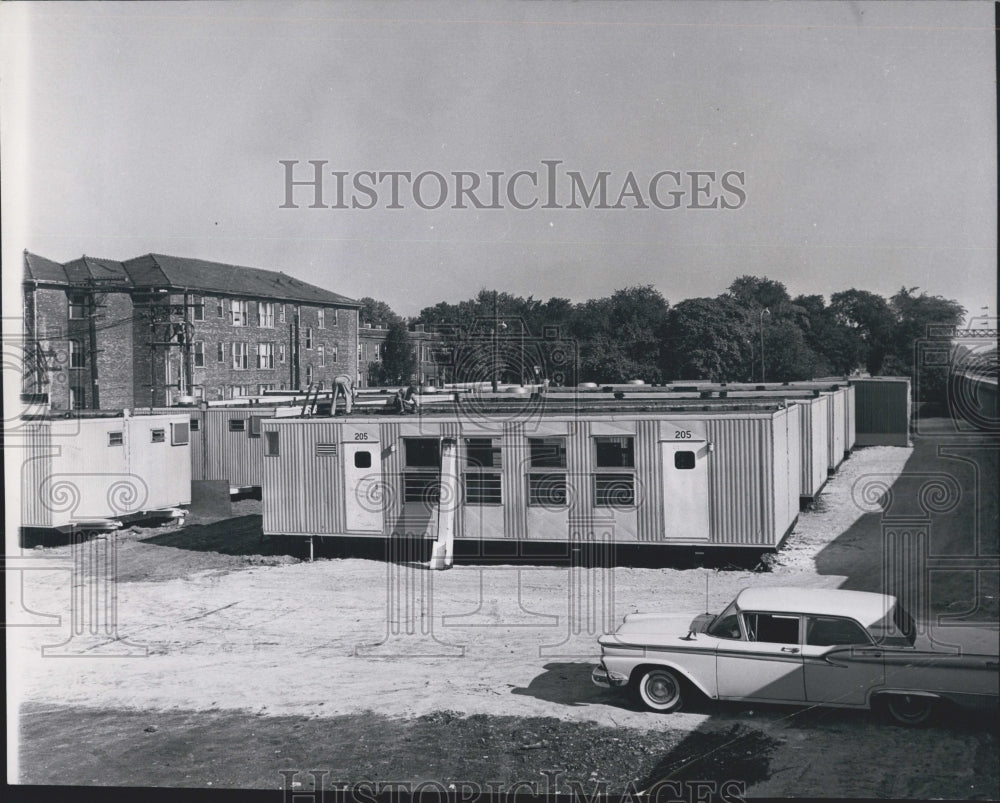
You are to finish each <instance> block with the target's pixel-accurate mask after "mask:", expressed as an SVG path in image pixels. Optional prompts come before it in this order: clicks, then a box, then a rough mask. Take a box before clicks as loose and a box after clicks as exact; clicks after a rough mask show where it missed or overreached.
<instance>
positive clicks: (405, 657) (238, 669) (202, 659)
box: [8, 439, 1000, 800]
mask: <svg viewBox="0 0 1000 803" xmlns="http://www.w3.org/2000/svg"><path fill="white" fill-rule="evenodd" d="M931 440H932V439H931ZM979 448H981V449H983V450H984V451H983V455H982V456H981V459H980V460H979V464H980V465H983V466H985V467H986V471H985V473H986V474H987V475H988V474H989V471H990V470H992V471H993V479H992V483H993V484H992V485H986V486H985V487H988V488H994V489H995V486H996V478H995V473H996V471H995V465H996V461H995V455H994V453H993V451H991V450H994V449H995V447H994V446H992V445H989V444H985V445H984V444H980V447H979ZM942 459H943V458H942V456H941V454H939V451H938V448H937V444H934V443H932V442H930V441H928V442H924V443H921V442H918V444H917V449H916V451H915V450H913V449H904V448H894V447H872V448H867V449H861V450H857V451H856V452H855V453H854V454H853V455H852V456H851V458H850V459H849V460H847V461H846V462H845V463H844V464H843V466H842V467H841V469H840V471H839V472H838V473H837V474H836V475H835V476H834V477H833V478H831V480H830V482H829V483H828V485H827V487H826V489H825V491H824V494H823V496H822V497H821V499H820V501H819V502H818V503H817V504H816V505H815V506H814V509H812V510H808V511H806V512H804V513H803V514H802V515H801V516H800V518H799V521H798V523H797V525H796V527H795V530H794V532H793V533H792V534H791V535H790V536H789V538H788V539H787V542H786V544H785V545H784V547H783V548H782V550H781V551H780V552H779V553H778V554H777V555H776V556H775V558H774V559H773V560H772V561H770V564H771V566H770V568H771V570H770V571H768V572H752V571H742V570H740V571H717V570H712V569H688V570H676V569H639V568H628V567H617V568H610V569H609V568H603V569H587V568H574V567H571V566H563V567H559V566H513V565H512V566H475V565H458V566H456V567H455V568H453V569H451V570H449V571H446V572H430V571H428V570H426V569H425V568H424V567H423V566H421V565H417V564H410V565H400V564H389V563H385V562H382V561H376V560H364V559H358V558H347V559H321V560H317V561H315V562H308V561H304V560H302V559H301V557H302V544H301V543H295V544H289V543H287V542H285V541H282V540H280V539H266V540H264V541H261V538H260V518H259V515H257V511H258V510H259V503H257V502H254V501H252V500H247V501H243V502H239V503H238V504H236V505H234V510H233V513H234V515H233V517H232V518H229V519H226V520H224V521H211V520H198V519H197V518H195V519H192V520H189V522H188V524H187V526H185V527H184V528H183V529H178V528H172V529H170V528H166V529H134V530H132V531H127V532H124V533H120V534H119V535H118V536H117V537H115V538H112V539H99V540H97V541H91V542H88V543H87V544H84V545H80V546H76V547H71V546H57V547H45V548H40V549H35V550H31V551H30V552H29V553H28V555H29V556H30V558H32V559H33V563H32V567H31V570H30V571H24V572H22V573H21V577H23V578H24V579H23V595H22V606H23V609H24V611H26V612H27V613H23V616H22V618H23V617H24V616H26V617H27V620H26V623H28V624H30V623H34V624H36V625H39V624H48V625H49V626H34V627H20V628H11V629H9V630H8V656H9V662H10V668H12V669H13V671H12V672H9V674H8V705H9V706H11V711H19V714H20V726H19V729H18V730H17V731H16V733H17V735H18V738H19V744H18V749H17V751H16V752H15V754H14V758H15V764H16V766H15V765H12V766H11V778H12V780H16V781H18V782H20V783H29V784H79V785H91V784H97V785H115V786H175V787H213V788H219V787H224V788H245V789H249V788H255V789H273V790H277V789H282V788H285V787H286V786H287V787H288V788H295V789H298V788H302V789H308V788H309V787H310V784H311V776H309V774H308V772H307V771H308V770H320V771H323V770H326V771H327V772H328V774H327V775H326V776H323V778H322V784H323V786H324V788H333V787H335V786H337V785H356V784H365V783H369V784H373V785H374V787H373V788H376V787H377V786H378V784H384V783H387V782H399V783H408V784H411V785H413V784H420V783H432V784H433V783H440V784H442V785H443V787H444V788H445V789H449V790H454V789H456V788H457V789H461V788H462V784H473V785H478V786H479V787H480V788H482V789H484V790H487V791H488V789H489V787H488V786H486V784H487V783H488V782H491V783H495V784H500V785H502V788H503V789H507V790H509V789H511V787H512V786H513V785H514V784H516V783H517V782H522V784H524V785H523V786H522V787H521V788H520V791H521V792H528V793H530V792H537V793H545V792H546V791H564V792H565V791H577V792H580V793H585V794H588V795H589V794H591V793H592V792H593V791H601V790H603V791H607V792H610V793H621V792H623V791H627V790H629V789H633V790H641V789H648V788H649V787H650V786H653V785H654V784H656V783H657V782H658V781H659V782H664V781H672V782H676V783H682V784H686V786H683V788H682V789H681V791H682V792H683V793H684V794H686V795H688V797H689V798H690V799H692V800H693V799H696V798H695V797H693V795H694V793H695V792H696V783H695V782H697V781H705V782H706V783H710V784H714V786H713V787H712V789H713V790H714V794H716V795H718V794H719V793H724V790H723V789H722V784H724V783H726V782H732V783H734V784H736V786H733V787H731V788H730V789H729V792H730V793H734V792H738V793H739V795H741V796H742V795H744V794H745V795H746V796H768V797H774V796H778V797H783V796H807V797H814V796H824V797H829V796H836V797H897V798H898V797H912V798H925V797H945V798H973V799H998V798H1000V768H998V758H997V756H998V755H1000V750H998V744H997V742H998V739H997V737H998V730H997V723H996V720H995V717H994V716H992V715H990V714H989V713H988V712H967V711H962V712H958V713H956V712H947V711H946V712H943V713H942V714H940V715H939V716H938V717H937V718H936V719H935V721H933V722H932V723H931V724H930V725H929V726H927V727H924V728H913V729H907V728H899V727H895V726H892V725H889V724H886V723H884V722H882V721H881V720H880V719H879V718H878V717H877V716H875V715H873V714H872V713H870V712H865V711H837V710H824V709H808V708H789V707H769V706H756V705H735V704H723V703H712V702H709V701H697V702H694V703H692V704H690V705H687V706H685V710H684V711H682V712H679V713H675V714H672V715H655V714H650V713H647V712H644V711H641V710H640V709H639V708H638V706H637V705H636V704H635V703H634V702H632V701H631V700H630V699H629V698H628V697H627V696H626V695H624V694H621V693H619V692H613V691H608V690H603V689H600V688H598V687H596V686H594V685H593V684H592V683H591V682H590V678H589V675H590V670H591V668H592V666H593V664H594V662H595V661H596V658H597V654H598V652H597V650H596V637H597V636H598V635H599V634H600V633H602V632H604V631H606V630H607V629H613V627H614V626H616V625H617V623H618V622H620V621H621V617H622V616H623V615H624V614H626V613H628V612H631V611H636V610H642V611H653V610H672V611H690V612H692V613H697V612H699V611H701V610H703V609H704V608H705V607H707V608H708V609H709V610H712V611H717V610H719V609H721V607H722V606H723V605H725V604H726V603H727V602H728V601H729V600H730V599H731V598H732V596H733V595H734V594H735V593H736V592H737V591H738V590H739V589H741V588H744V587H746V586H753V585H793V584H794V585H805V586H811V587H817V588H819V587H829V588H833V587H841V586H847V587H857V586H858V584H859V583H861V584H864V583H866V582H873V581H872V580H871V577H872V576H877V575H878V570H877V569H878V566H879V565H880V561H881V560H882V555H881V553H880V552H879V546H878V544H877V543H873V537H872V533H874V532H878V531H879V528H880V524H879V519H878V516H876V515H875V514H873V513H872V512H871V511H870V510H863V509H861V508H859V507H858V505H857V504H856V503H855V501H853V499H852V492H853V491H855V489H856V484H857V483H858V482H859V481H861V480H863V478H865V477H867V476H871V475H876V474H877V475H879V476H882V477H891V478H894V479H893V482H895V481H896V480H897V479H898V478H899V476H900V474H901V473H902V472H903V469H904V466H906V471H907V473H909V472H911V471H914V470H917V469H920V470H927V469H928V468H933V469H936V470H941V469H942V465H943V464H942ZM990 466H992V467H993V468H992V469H990ZM945 468H947V466H945ZM980 479H983V478H982V477H980ZM985 481H986V482H990V478H989V476H987V477H986V478H985ZM990 493H992V494H995V490H994V491H990ZM971 497H972V494H971V492H969V491H968V489H966V492H965V499H964V503H963V504H959V505H957V506H956V507H954V508H953V509H952V510H950V511H948V512H947V513H946V514H942V515H947V516H950V518H948V519H947V520H945V521H942V522H941V524H942V526H939V527H937V530H941V531H942V532H943V531H944V530H946V529H949V528H950V531H955V532H959V531H964V530H962V528H963V527H964V528H965V530H969V529H971V530H976V531H977V532H978V530H977V529H976V528H977V527H978V526H979V524H980V523H981V521H980V520H981V518H982V511H983V508H984V505H983V504H982V501H981V500H976V499H974V498H971ZM994 505H995V502H994ZM873 516H875V518H874V519H872V517H873ZM970 517H971V520H972V523H971V524H970V523H969V521H967V519H969V518H970ZM994 526H995V525H994ZM937 530H935V532H936V531H937ZM866 533H867V534H866ZM949 543H950V542H949ZM994 553H995V547H994ZM112 557H113V558H114V560H113V562H112ZM36 564H37V565H36ZM74 567H75V568H74ZM869 568H871V569H872V570H873V571H874V572H875V574H874V575H872V574H871V572H870V571H868V569H869ZM837 571H842V572H843V573H836V572H837ZM106 575H110V576H114V577H116V578H117V582H114V583H108V582H102V581H101V579H100V578H101V577H102V576H106ZM858 578H861V579H860V580H859V579H858ZM995 580H996V578H995V577H992V579H991V577H986V579H985V580H984V582H982V583H980V585H979V586H974V585H973V586H970V587H969V588H968V589H965V586H963V585H962V582H960V581H956V582H955V583H953V584H951V585H948V584H945V585H942V586H941V588H947V589H949V590H950V591H952V592H954V593H953V595H952V597H942V596H941V595H940V594H939V595H938V596H937V597H936V602H935V604H934V605H933V606H932V607H933V608H934V610H936V611H939V612H942V611H943V612H947V611H959V612H961V611H965V612H967V613H969V616H968V617H967V618H969V619H972V620H978V622H979V623H980V624H981V625H986V627H982V628H980V630H981V631H982V633H981V634H980V637H981V638H982V639H983V640H984V641H983V643H995V642H996V627H995V625H994V626H992V627H990V625H992V624H993V623H994V622H995V620H996V616H997V608H996V605H997V599H996V596H997V595H996V591H995V589H994V585H995ZM939 585H940V584H939ZM963 589H965V590H967V591H968V594H967V595H966V596H968V598H961V597H962V596H963V593H962V592H963ZM873 590H877V589H873ZM706 600H707V602H706ZM71 601H73V602H72V603H71ZM54 615H58V617H59V620H58V623H56V622H55V620H54V619H51V618H49V619H45V618H44V617H45V616H49V617H52V616H54ZM970 632H971V631H970V630H969V629H968V628H965V629H963V635H968V634H969V633H970ZM976 632H979V631H976ZM114 636H117V637H118V638H117V639H115V638H114ZM282 773H285V774H282ZM289 773H292V774H289ZM294 784H301V787H299V786H294V787H293V785H294ZM449 785H451V786H449ZM630 785H631V786H630Z"/></svg>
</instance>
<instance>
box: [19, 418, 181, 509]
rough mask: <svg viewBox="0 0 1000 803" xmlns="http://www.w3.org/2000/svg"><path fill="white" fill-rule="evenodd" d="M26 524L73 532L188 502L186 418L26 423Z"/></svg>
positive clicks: (23, 498) (23, 492) (23, 503)
mask: <svg viewBox="0 0 1000 803" xmlns="http://www.w3.org/2000/svg"><path fill="white" fill-rule="evenodd" d="M21 432H22V433H23V434H24V437H25V445H26V448H27V455H26V457H25V461H24V468H23V470H22V472H21V525H22V526H23V527H39V528H55V529H70V528H72V527H74V526H79V525H81V524H84V523H87V522H91V523H94V522H100V521H104V520H111V521H114V520H117V519H120V518H127V517H132V516H139V515H143V514H148V513H155V512H158V511H169V510H172V509H174V508H177V507H178V506H180V505H187V504H190V502H191V449H190V426H189V421H188V417H187V415H186V414H181V415H176V414H174V415H152V416H142V417H133V416H116V417H93V418H83V417H69V418H59V419H55V418H45V419H37V420H29V421H25V422H24V426H23V427H22V429H21Z"/></svg>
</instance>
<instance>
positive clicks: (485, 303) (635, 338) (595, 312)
mask: <svg viewBox="0 0 1000 803" xmlns="http://www.w3.org/2000/svg"><path fill="white" fill-rule="evenodd" d="M918 290H919V288H916V287H910V288H907V287H902V288H900V290H899V291H898V292H897V293H896V294H894V295H893V296H892V297H891V298H889V299H886V298H883V297H882V296H880V295H878V294H876V293H871V292H868V291H866V290H856V289H851V290H844V291H842V292H839V293H834V294H833V295H832V296H831V297H830V301H829V303H827V302H826V300H825V298H824V297H823V296H822V295H799V296H796V297H794V298H792V297H791V296H789V294H788V291H787V289H786V288H785V285H784V284H782V283H781V282H778V281H774V280H772V279H768V278H765V277H756V276H740V277H739V278H737V279H736V280H735V281H734V282H733V283H732V284H731V285H730V286H729V287H728V289H727V290H726V291H725V292H724V293H722V294H720V295H718V296H715V297H706V298H689V299H685V300H683V301H679V302H678V303H676V304H674V305H671V304H670V303H669V302H668V300H667V299H666V298H665V297H664V296H663V294H662V293H660V291H659V290H657V289H656V288H655V287H653V286H652V285H643V286H637V287H628V288H625V289H622V290H617V291H615V292H614V293H613V294H612V295H611V296H609V297H606V298H596V299H590V300H588V301H584V302H581V303H573V302H571V301H570V300H569V299H565V298H550V299H549V300H547V301H541V300H539V299H535V298H533V297H531V296H529V297H527V298H524V297H521V296H515V295H512V294H510V293H504V292H494V291H490V290H482V291H480V292H479V293H478V295H477V296H476V297H475V298H472V299H468V300H466V301H461V302H459V303H457V304H451V303H448V302H440V303H438V304H435V305H434V306H431V307H425V308H424V309H423V310H421V311H420V314H419V315H418V316H416V318H414V319H412V320H410V321H409V323H411V324H413V323H422V324H424V325H425V327H426V328H427V329H428V330H431V331H438V332H440V336H441V338H442V350H443V351H444V352H447V353H449V354H450V355H451V356H450V362H451V363H452V368H453V369H454V370H455V371H459V370H461V369H462V367H463V366H464V369H465V370H466V373H467V374H468V375H467V376H459V375H455V376H454V377H451V378H453V379H455V380H458V381H462V380H463V379H465V380H480V381H481V380H483V379H489V378H491V377H492V375H494V374H497V373H499V374H500V379H501V381H514V382H516V381H518V378H519V377H520V378H521V379H522V381H523V379H524V378H525V375H527V376H528V377H529V378H532V377H534V376H535V369H536V368H538V369H540V373H541V374H542V375H543V376H544V377H545V378H549V379H550V380H551V379H552V376H551V374H552V373H553V363H554V362H561V363H563V364H564V363H566V362H567V360H572V361H573V362H574V364H575V366H576V371H575V372H572V373H573V374H574V375H573V376H572V377H570V374H569V373H566V372H564V373H563V374H562V375H563V376H565V377H566V379H567V384H568V382H569V381H570V380H572V381H577V382H586V381H592V382H598V383H615V382H627V381H629V380H632V379H642V380H644V381H645V382H647V383H654V382H655V383H660V382H669V381H683V380H705V381H712V382H759V381H763V380H766V381H768V382H788V381H797V380H805V379H811V378H816V377H826V376H839V375H847V374H851V373H853V372H854V371H857V370H862V371H866V372H867V373H869V374H871V375H872V376H878V375H891V376H910V375H912V372H913V366H914V352H915V348H914V347H915V343H916V342H917V341H918V340H919V339H920V338H922V337H925V336H926V332H927V331H928V326H929V325H931V324H938V325H946V326H958V325H959V324H960V323H961V321H962V319H963V317H964V314H965V310H964V309H963V307H962V306H961V305H960V304H959V303H958V302H956V301H953V300H949V299H946V298H943V297H941V296H934V295H928V294H927V293H924V292H917V291H918ZM362 304H363V306H362V309H361V313H360V318H361V321H362V323H364V322H369V323H376V324H381V325H383V326H388V328H389V336H390V337H391V339H392V341H393V342H392V344H390V342H389V339H388V338H387V341H386V345H385V353H384V357H383V360H382V367H383V369H384V370H385V378H386V379H387V380H389V379H400V380H401V381H406V379H405V378H404V375H408V374H409V373H412V368H413V366H412V364H411V363H408V362H407V360H406V356H405V355H410V357H411V358H412V354H411V352H410V349H409V348H408V347H404V346H405V340H406V325H407V322H406V321H404V320H403V319H402V318H401V317H400V316H398V315H396V314H395V313H394V312H393V311H392V310H391V309H390V308H389V307H388V306H387V305H385V304H384V303H382V302H379V301H375V300H374V299H370V298H366V299H362ZM546 344H548V345H546ZM390 345H392V348H390ZM556 358H558V359H556ZM539 363H541V365H539ZM473 374H474V376H473ZM943 381H944V376H942V377H940V378H939V380H938V383H937V384H941V383H943ZM925 385H926V383H923V384H922V387H924V386H925ZM942 387H943V385H942Z"/></svg>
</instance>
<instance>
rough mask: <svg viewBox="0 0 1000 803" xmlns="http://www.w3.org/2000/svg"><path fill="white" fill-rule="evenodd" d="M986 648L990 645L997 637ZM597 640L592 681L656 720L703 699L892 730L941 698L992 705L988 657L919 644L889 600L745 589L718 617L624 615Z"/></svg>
mask: <svg viewBox="0 0 1000 803" xmlns="http://www.w3.org/2000/svg"><path fill="white" fill-rule="evenodd" d="M990 632H992V634H993V635H992V636H990ZM986 640H987V643H989V642H992V644H995V642H996V632H995V631H988V632H987V634H986ZM924 641H927V643H924ZM599 642H600V645H601V661H600V664H599V665H598V666H597V667H596V668H595V669H594V671H593V675H592V678H593V681H594V683H596V684H597V685H599V686H605V687H610V688H615V687H628V688H631V689H632V690H633V691H634V692H635V693H636V694H637V695H638V697H639V699H640V700H641V701H642V702H643V703H644V704H645V706H646V707H647V708H649V709H651V710H653V711H662V712H667V711H676V710H678V709H679V708H680V707H681V706H682V705H683V703H684V700H685V699H686V698H687V697H688V696H689V695H690V694H692V693H701V694H704V695H705V696H706V697H709V698H711V699H716V700H753V701H763V702H768V703H789V704H795V705H824V706H837V707H843V708H869V707H872V706H881V705H883V704H884V707H885V708H886V709H887V710H888V712H889V714H890V715H891V716H892V717H893V718H894V719H895V720H896V721H898V722H901V723H904V724H908V725H913V724H917V723H920V722H923V721H924V720H926V719H927V717H928V716H930V714H931V712H932V710H933V709H934V706H935V705H936V704H937V703H939V702H941V701H943V700H948V701H951V702H955V703H959V704H963V705H970V706H979V705H983V704H988V705H993V706H996V705H997V704H998V702H1000V668H998V667H1000V660H998V657H997V655H996V654H995V653H996V652H997V650H996V649H995V647H993V646H992V645H989V646H987V645H986V644H982V643H981V644H980V645H978V648H977V651H976V652H972V653H970V652H968V651H966V650H963V649H960V648H959V647H958V646H953V647H950V648H945V647H942V646H941V645H939V644H938V645H935V644H934V643H931V642H930V641H929V640H926V639H923V638H921V639H920V640H919V641H918V638H917V633H916V627H915V625H914V621H913V619H912V617H911V616H910V615H909V614H908V613H907V612H906V610H905V609H904V608H903V607H902V606H901V605H900V604H899V602H898V601H897V600H896V598H895V597H892V596H888V595H885V594H872V593H868V592H863V591H842V590H838V589H814V588H747V589H744V590H743V591H741V592H740V593H739V594H738V595H737V596H736V599H734V600H733V601H732V602H731V603H730V604H729V605H728V606H727V607H726V608H725V610H723V611H722V613H720V614H718V615H716V616H713V615H711V614H701V615H697V616H693V617H692V615H690V614H688V615H680V616H676V615H668V614H652V613H647V614H643V613H637V614H629V615H628V616H626V617H625V620H624V622H623V624H622V625H621V627H619V628H618V630H617V631H616V632H615V633H613V634H610V635H604V636H601V637H600V639H599Z"/></svg>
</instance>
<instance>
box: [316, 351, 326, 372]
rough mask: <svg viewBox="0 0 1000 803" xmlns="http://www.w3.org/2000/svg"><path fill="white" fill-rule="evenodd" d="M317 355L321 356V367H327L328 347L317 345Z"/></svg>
mask: <svg viewBox="0 0 1000 803" xmlns="http://www.w3.org/2000/svg"><path fill="white" fill-rule="evenodd" d="M316 355H317V356H318V357H319V367H320V368H326V348H325V347H324V346H317V347H316Z"/></svg>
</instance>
